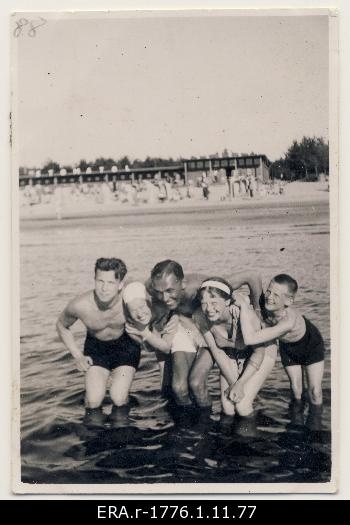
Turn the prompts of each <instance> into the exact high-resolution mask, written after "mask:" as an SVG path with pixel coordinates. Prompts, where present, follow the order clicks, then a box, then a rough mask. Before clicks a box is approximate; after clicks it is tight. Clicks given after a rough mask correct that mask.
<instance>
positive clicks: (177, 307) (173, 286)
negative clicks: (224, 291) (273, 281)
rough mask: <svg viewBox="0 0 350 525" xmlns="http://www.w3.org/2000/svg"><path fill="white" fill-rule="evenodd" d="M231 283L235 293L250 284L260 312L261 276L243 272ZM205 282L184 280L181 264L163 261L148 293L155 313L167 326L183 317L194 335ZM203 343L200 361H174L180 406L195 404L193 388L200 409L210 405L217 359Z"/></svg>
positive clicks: (185, 357) (184, 356) (183, 356)
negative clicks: (210, 386)
mask: <svg viewBox="0 0 350 525" xmlns="http://www.w3.org/2000/svg"><path fill="white" fill-rule="evenodd" d="M229 281H230V283H231V285H232V287H233V289H237V288H240V287H241V286H242V285H244V284H247V285H248V286H249V289H250V296H251V301H252V304H253V306H254V308H255V309H256V310H258V309H259V298H260V295H261V293H262V283H261V278H260V276H259V275H258V274H257V273H255V272H247V271H245V272H240V273H237V274H236V275H235V276H231V277H230V278H229ZM202 282H203V276H200V275H194V274H192V275H188V276H187V277H186V278H185V276H184V272H183V269H182V267H181V265H180V264H179V263H177V262H176V261H172V260H165V261H161V262H159V263H158V264H156V265H155V267H154V268H153V269H152V271H151V276H150V279H149V280H148V282H147V285H146V286H147V289H148V292H149V294H150V296H151V297H152V301H153V306H152V309H154V310H158V315H160V316H163V318H164V322H167V320H168V319H169V317H170V316H171V313H172V312H176V313H177V314H180V315H183V316H184V317H187V318H189V319H188V330H189V332H191V323H192V320H191V316H192V314H193V313H194V311H195V309H196V308H197V307H198V306H199V303H198V302H197V291H198V288H199V287H200V285H201V283H202ZM205 347H206V344H205V342H204V341H203V348H200V349H199V351H198V353H197V357H196V354H194V353H193V352H186V350H185V349H184V351H183V352H182V351H178V352H176V354H175V356H174V357H175V359H174V358H173V359H172V369H173V370H172V373H173V380H172V389H173V390H174V393H175V397H176V399H177V402H178V404H182V405H188V404H190V403H191V400H190V395H189V384H190V387H191V390H192V393H193V394H194V396H195V398H196V402H197V404H198V405H199V406H202V407H205V406H209V405H210V400H209V394H208V389H207V384H206V382H207V377H208V374H209V371H210V369H211V368H212V366H213V363H214V361H213V359H212V357H211V354H210V352H209V350H208V349H207V348H205ZM195 357H196V360H198V359H200V366H196V373H195V375H193V374H191V373H190V370H191V367H192V364H193V361H194V359H195ZM166 358H167V356H166V355H165V354H163V356H161V355H160V354H158V359H159V360H160V361H161V373H162V370H163V371H164V361H165V360H166ZM162 361H163V363H162Z"/></svg>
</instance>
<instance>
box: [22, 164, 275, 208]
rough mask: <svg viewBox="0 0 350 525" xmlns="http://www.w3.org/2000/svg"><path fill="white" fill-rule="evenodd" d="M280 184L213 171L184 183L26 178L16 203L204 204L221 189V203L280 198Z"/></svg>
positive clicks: (169, 178)
mask: <svg viewBox="0 0 350 525" xmlns="http://www.w3.org/2000/svg"><path fill="white" fill-rule="evenodd" d="M284 185H285V181H284V180H283V179H280V180H277V179H276V180H273V181H269V182H268V183H262V182H261V181H259V180H257V179H256V177H255V176H253V175H250V176H243V175H241V176H237V177H233V178H232V180H226V176H225V177H220V176H219V175H218V174H217V173H216V172H213V174H208V173H206V172H203V173H202V174H201V175H198V176H197V177H196V178H189V179H188V181H187V183H185V181H184V180H183V179H182V178H181V177H180V175H179V174H176V175H175V176H170V175H169V176H166V177H164V178H162V177H160V176H159V175H158V176H156V177H154V178H152V179H151V178H149V179H148V178H147V179H134V180H131V181H123V180H121V181H108V182H107V181H103V182H83V181H80V182H75V183H69V184H57V185H50V184H42V183H41V182H40V180H35V179H28V183H27V184H26V185H25V186H23V187H22V188H21V192H20V203H21V206H37V205H50V204H51V205H54V206H57V205H63V203H70V204H82V205H84V204H87V205H88V204H91V205H99V204H104V203H106V202H115V203H119V204H122V205H124V204H128V205H131V206H138V205H144V204H150V205H153V204H157V203H160V204H162V203H165V202H175V203H176V202H180V201H183V200H188V199H198V198H200V199H202V200H207V201H208V200H209V199H210V195H211V188H213V187H220V188H222V192H221V197H220V200H221V201H224V200H228V199H231V198H233V197H234V198H237V197H239V198H243V199H252V198H256V197H264V196H267V195H282V194H283V193H284ZM198 189H200V191H198Z"/></svg>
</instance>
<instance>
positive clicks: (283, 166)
mask: <svg viewBox="0 0 350 525" xmlns="http://www.w3.org/2000/svg"><path fill="white" fill-rule="evenodd" d="M270 173H271V176H272V177H273V178H280V177H281V174H283V177H284V178H285V179H287V180H297V179H306V180H311V179H318V176H319V174H320V173H324V174H326V175H328V174H329V143H328V142H325V140H324V139H323V138H322V137H312V138H310V137H303V138H302V140H301V141H300V142H298V141H297V140H294V141H293V143H292V145H291V146H290V148H289V149H288V151H287V153H286V154H285V155H284V157H281V158H280V159H278V160H275V161H274V162H273V163H272V164H271V166H270Z"/></svg>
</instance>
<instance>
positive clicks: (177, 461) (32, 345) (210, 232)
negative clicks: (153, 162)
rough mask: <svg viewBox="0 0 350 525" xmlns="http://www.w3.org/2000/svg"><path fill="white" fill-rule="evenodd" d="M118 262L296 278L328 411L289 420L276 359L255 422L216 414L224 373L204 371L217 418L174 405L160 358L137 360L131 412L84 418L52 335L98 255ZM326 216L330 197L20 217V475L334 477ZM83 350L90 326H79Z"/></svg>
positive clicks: (78, 391)
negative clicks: (170, 262) (317, 335)
mask: <svg viewBox="0 0 350 525" xmlns="http://www.w3.org/2000/svg"><path fill="white" fill-rule="evenodd" d="M101 256H104V257H111V256H116V257H120V258H122V259H124V260H125V262H126V263H127V266H128V270H129V276H130V277H131V278H133V279H144V278H146V277H147V275H148V272H149V270H150V269H151V268H152V266H153V265H154V264H155V263H156V262H158V261H160V260H162V259H166V258H172V259H175V260H178V261H179V262H181V264H182V265H183V267H184V270H185V272H187V273H190V272H199V273H202V274H204V275H209V274H213V273H214V274H217V275H223V276H229V275H230V273H232V272H234V271H240V270H243V269H258V270H260V271H261V273H262V275H263V280H264V285H265V286H266V285H267V284H268V282H269V279H270V278H271V277H272V276H273V275H275V274H276V273H281V272H287V273H290V274H292V275H293V276H294V277H295V278H296V279H297V281H298V282H299V283H300V291H299V293H298V300H297V303H296V304H297V306H298V308H300V310H301V311H302V312H303V313H304V314H306V315H307V316H308V317H309V318H310V319H311V320H312V321H313V322H315V323H316V324H317V326H318V327H319V329H320V330H321V332H322V334H323V336H324V339H325V343H326V350H327V356H326V373H325V379H324V398H325V403H324V405H325V406H324V411H323V415H322V419H321V420H320V419H313V418H311V417H308V416H307V411H306V412H305V415H304V417H302V418H300V417H299V418H298V419H295V418H294V417H291V414H290V413H289V411H288V400H289V385H288V381H287V378H286V375H285V373H284V371H283V369H282V367H281V363H280V360H279V358H278V360H277V363H276V365H275V368H274V370H273V372H272V373H271V376H270V377H269V378H268V380H267V381H266V384H265V385H264V388H263V389H262V390H261V392H260V394H259V396H258V398H257V402H256V409H257V417H256V419H255V420H251V421H248V422H247V421H244V420H243V421H242V420H238V419H237V420H236V421H235V422H234V424H233V425H232V424H231V423H230V422H227V421H225V419H223V418H222V417H221V415H220V400H219V388H218V372H217V370H215V369H214V370H213V371H212V372H211V374H210V380H209V384H210V391H211V395H212V399H213V409H212V412H211V414H206V413H198V412H196V411H190V412H189V413H179V412H178V411H176V410H174V409H173V408H172V407H171V406H169V404H168V403H167V401H166V399H164V398H162V397H161V395H160V392H159V377H158V368H157V363H156V360H155V358H154V356H153V354H152V353H145V354H144V355H143V356H142V360H141V365H140V368H139V370H138V372H137V374H136V378H135V381H134V383H133V386H132V400H131V410H130V412H129V414H128V416H127V415H126V416H125V418H122V419H121V420H120V421H114V422H111V421H109V418H108V414H109V412H110V410H111V406H112V405H111V401H110V399H109V397H108V396H107V397H106V399H105V403H104V412H105V419H104V420H103V421H100V422H99V423H98V424H97V423H96V422H91V421H88V420H87V419H86V417H85V410H84V404H83V391H84V378H83V374H82V373H80V372H78V371H77V370H75V368H74V363H73V360H72V358H71V357H70V355H69V354H67V352H66V351H65V350H64V348H63V345H62V343H61V342H60V341H59V339H58V337H57V334H56V330H55V323H56V319H57V316H58V314H59V313H60V312H61V310H62V309H63V308H64V306H65V305H66V303H67V302H68V301H69V300H70V299H71V298H72V297H73V296H75V295H77V294H79V293H81V292H83V291H86V290H87V289H89V288H92V287H93V267H94V263H95V260H96V259H97V258H98V257H101ZM329 317H330V315H329V216H328V207H327V206H326V205H315V206H311V205H305V206H297V207H289V208H275V209H273V210H266V209H256V210H250V209H249V210H246V209H241V210H233V209H231V210H230V209H219V210H211V209H209V208H208V210H207V211H195V212H186V213H184V212H180V213H171V214H154V215H135V216H122V217H117V216H116V217H108V218H94V219H74V220H63V221H59V222H56V221H35V222H34V221H32V222H29V221H27V222H24V223H22V225H21V438H22V445H21V458H22V481H24V482H27V483H117V484H118V483H154V482H158V483H159V482H162V483H166V482H178V483H182V482H199V483H200V482H212V483H213V482H214V483H215V482H231V483H232V482H251V483H254V482H260V483H263V482H268V483H271V482H285V483H287V482H320V481H321V482H322V481H327V480H329V478H330V468H331V437H330V436H331V432H330V428H331V427H330V419H331V418H330V326H329ZM73 329H74V333H75V336H76V338H77V340H78V341H79V343H80V344H81V345H82V344H83V341H84V333H85V332H84V327H83V326H82V325H81V324H79V322H78V323H76V325H74V327H73Z"/></svg>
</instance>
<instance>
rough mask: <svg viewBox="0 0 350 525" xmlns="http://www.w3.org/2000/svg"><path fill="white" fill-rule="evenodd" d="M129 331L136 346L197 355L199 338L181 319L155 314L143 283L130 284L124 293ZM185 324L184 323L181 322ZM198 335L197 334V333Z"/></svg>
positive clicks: (172, 315)
mask: <svg viewBox="0 0 350 525" xmlns="http://www.w3.org/2000/svg"><path fill="white" fill-rule="evenodd" d="M123 302H124V307H125V317H126V325H125V328H126V332H127V333H128V335H129V336H130V337H131V338H132V339H133V340H134V341H136V342H137V343H139V344H142V343H148V344H149V345H150V346H152V347H153V348H155V349H156V350H160V351H161V352H164V353H166V354H168V353H170V352H171V353H173V352H176V351H187V352H196V351H197V346H196V339H195V336H194V337H190V336H191V335H192V333H191V334H189V333H188V332H189V331H188V329H187V330H186V327H185V326H183V324H184V323H185V321H184V320H183V321H182V320H181V318H182V316H179V315H177V314H174V313H172V314H171V315H170V316H169V317H167V318H166V319H164V318H162V319H157V315H156V314H155V315H154V316H153V315H152V310H151V307H150V301H149V300H148V298H147V292H146V288H145V286H144V285H143V284H142V283H140V282H133V283H130V284H128V285H127V286H126V287H125V288H124V291H123ZM180 321H182V322H180ZM195 335H197V334H195Z"/></svg>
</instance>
